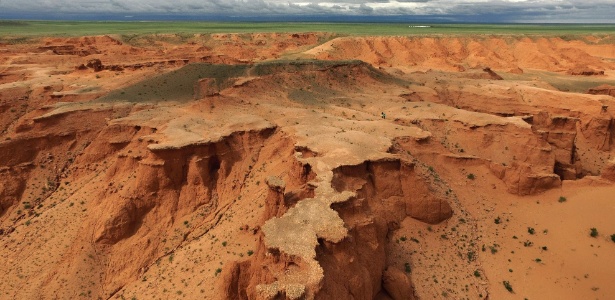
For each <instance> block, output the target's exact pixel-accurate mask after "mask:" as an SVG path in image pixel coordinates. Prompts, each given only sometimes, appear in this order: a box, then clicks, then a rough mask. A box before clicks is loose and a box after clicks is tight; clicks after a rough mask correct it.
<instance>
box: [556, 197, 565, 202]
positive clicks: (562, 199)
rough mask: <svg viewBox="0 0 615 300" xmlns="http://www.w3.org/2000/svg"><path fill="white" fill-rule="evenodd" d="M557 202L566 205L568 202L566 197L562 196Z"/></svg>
mask: <svg viewBox="0 0 615 300" xmlns="http://www.w3.org/2000/svg"><path fill="white" fill-rule="evenodd" d="M557 202H559V203H564V202H566V197H564V196H560V197H559V200H557Z"/></svg>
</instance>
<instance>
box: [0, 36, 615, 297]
mask: <svg viewBox="0 0 615 300" xmlns="http://www.w3.org/2000/svg"><path fill="white" fill-rule="evenodd" d="M167 38H169V39H172V38H173V37H167ZM175 38H177V37H175ZM331 38H332V37H331V36H330V35H327V34H296V35H293V34H290V35H278V34H262V35H260V34H254V35H207V36H195V37H193V41H192V42H191V43H188V44H182V45H179V46H178V45H177V44H173V43H171V42H172V41H170V40H159V41H156V47H148V46H145V45H143V44H141V43H142V42H143V41H144V40H141V39H140V38H139V37H135V40H131V41H120V40H118V39H115V38H112V37H83V38H70V39H44V40H42V44H24V45H14V46H10V47H8V50H7V53H8V54H7V55H8V56H7V57H6V58H2V62H1V63H2V64H4V66H5V68H4V69H3V71H2V76H0V113H1V114H2V118H1V119H0V131H1V134H0V138H1V141H0V174H1V178H0V237H1V245H2V247H0V249H1V250H0V256H1V257H2V259H3V265H2V266H3V269H5V270H7V272H6V274H5V275H4V276H5V277H2V279H3V280H1V281H0V282H3V283H2V284H1V285H0V286H1V287H2V291H3V292H4V293H5V294H4V295H5V296H6V297H10V298H37V299H48V298H49V299H50V298H75V297H80V296H82V297H93V298H104V299H116V298H122V297H124V298H127V297H136V298H138V299H141V298H148V299H149V298H159V297H161V295H163V296H164V297H171V298H172V297H182V298H184V297H185V298H203V297H204V298H208V299H285V298H286V299H358V298H360V299H415V298H417V299H418V298H439V297H444V295H445V294H446V295H447V296H451V297H456V298H471V299H475V298H485V297H488V296H489V295H496V296H498V295H501V294H498V293H497V291H496V292H494V291H493V285H494V284H495V283H497V284H499V283H500V281H501V280H500V278H501V277H502V275H501V274H498V273H495V272H493V271H492V269H490V267H491V265H490V260H489V258H486V257H485V255H488V254H489V252H491V254H492V255H495V253H496V252H497V250H498V249H500V247H505V246H500V245H499V244H496V243H495V242H493V241H492V239H495V238H493V237H494V236H497V235H498V232H497V231H496V233H495V234H492V233H491V232H490V231H489V230H491V229H490V227H489V226H493V225H492V224H493V223H494V221H493V220H492V219H495V216H491V214H494V213H495V212H494V211H495V208H491V207H484V205H486V204H483V203H491V202H489V201H495V202H497V201H496V200H493V199H499V198H505V199H514V201H516V203H524V201H525V198H522V197H519V196H528V195H530V196H529V197H532V196H531V195H543V194H545V193H550V192H552V191H556V190H558V189H563V188H565V185H566V182H569V181H572V180H580V181H578V182H579V183H578V184H579V185H582V184H583V182H590V184H591V185H595V186H608V185H610V184H611V183H610V181H613V180H615V179H614V176H613V174H615V171H614V170H615V168H614V167H613V165H614V163H613V151H614V150H613V134H614V130H615V125H614V124H615V120H614V117H613V113H612V109H611V108H612V107H613V102H614V101H613V100H614V99H615V98H613V97H612V96H611V95H610V94H609V93H608V89H607V92H603V91H602V92H596V91H593V92H590V93H592V94H599V95H591V94H581V93H579V91H583V92H584V91H585V90H586V88H585V86H586V85H587V86H598V85H600V84H602V83H605V82H606V83H608V82H609V81H610V80H613V79H612V72H613V71H612V70H613V63H612V61H611V60H612V58H615V52H613V51H612V49H611V48H609V47H612V45H611V44H604V43H603V42H600V41H595V42H588V41H587V40H584V41H581V40H578V41H564V40H561V39H558V38H536V39H528V38H522V37H508V38H472V37H463V38H460V37H450V38H445V37H382V38H381V37H356V38H350V37H343V38H335V39H331ZM326 40H329V41H326ZM173 41H174V40H173ZM607 41H608V40H607ZM498 49H500V50H498ZM563 49H568V50H570V49H574V51H568V50H567V51H568V52H566V53H568V54H567V55H563V54H562V51H563ZM496 50H497V51H496ZM522 50H523V51H522ZM24 53H30V54H31V55H26V54H24ZM145 57H148V59H144V58H145ZM270 58H284V59H279V60H272V61H267V62H263V60H266V59H270ZM286 58H288V59H286ZM314 58H317V59H318V60H315V59H314ZM357 59H359V60H357ZM212 63H214V64H212ZM186 64H188V65H186ZM52 65H53V66H56V69H53V68H51V67H50V66H52ZM184 65H186V66H184ZM577 67H587V68H592V69H595V70H604V71H605V72H604V75H598V76H589V77H582V79H579V77H578V76H575V75H570V74H568V70H570V69H573V68H577ZM159 73H160V74H159ZM602 90H604V89H602ZM597 175H600V176H601V177H598V176H597ZM532 199H534V198H532ZM541 200H542V199H541ZM503 201H504V200H503ZM536 202H538V201H536ZM477 203H478V204H477ZM481 205H483V206H481ZM477 207H478V208H477ZM487 215H488V217H486V216H487ZM492 217H493V218H492ZM502 218H504V217H502ZM497 219H498V220H499V219H500V216H499V215H498V216H497ZM510 219H511V220H514V218H513V216H510ZM497 222H504V221H502V220H500V221H497ZM506 222H508V220H506ZM511 222H512V221H511ZM495 224H499V223H495ZM506 224H507V225H508V223H506ZM511 224H512V223H511ZM510 226H511V227H514V226H516V225H510ZM528 226H533V225H532V224H530V225H528ZM410 233H412V236H410ZM517 235H520V234H519V233H516V235H515V236H517ZM486 249H490V251H487V250H486ZM494 249H495V250H494ZM511 251H513V252H514V251H517V252H521V250H519V249H515V250H511ZM554 251H558V250H557V249H555V250H554ZM510 261H512V260H510ZM510 261H509V262H510ZM511 270H512V267H511ZM528 272H529V271H528ZM477 274H478V275H477ZM487 275H489V276H487ZM494 278H495V279H494ZM493 282H495V283H493Z"/></svg>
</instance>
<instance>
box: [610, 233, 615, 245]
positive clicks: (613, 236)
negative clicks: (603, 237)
mask: <svg viewBox="0 0 615 300" xmlns="http://www.w3.org/2000/svg"><path fill="white" fill-rule="evenodd" d="M611 241H613V243H615V234H611Z"/></svg>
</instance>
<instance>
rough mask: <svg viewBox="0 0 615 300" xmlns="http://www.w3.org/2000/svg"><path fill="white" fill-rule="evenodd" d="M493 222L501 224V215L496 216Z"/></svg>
mask: <svg viewBox="0 0 615 300" xmlns="http://www.w3.org/2000/svg"><path fill="white" fill-rule="evenodd" d="M493 222H494V223H495V224H500V223H501V222H502V220H501V219H500V217H497V218H495V219H494V220H493Z"/></svg>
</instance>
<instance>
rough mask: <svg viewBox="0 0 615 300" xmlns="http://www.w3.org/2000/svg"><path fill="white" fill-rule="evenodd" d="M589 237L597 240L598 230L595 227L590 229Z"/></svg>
mask: <svg viewBox="0 0 615 300" xmlns="http://www.w3.org/2000/svg"><path fill="white" fill-rule="evenodd" d="M589 230H590V231H589V236H591V237H593V238H595V237H597V236H598V229H596V228H595V227H593V228H591V229H589Z"/></svg>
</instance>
